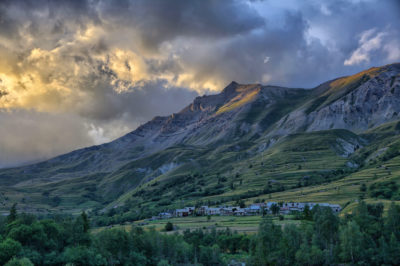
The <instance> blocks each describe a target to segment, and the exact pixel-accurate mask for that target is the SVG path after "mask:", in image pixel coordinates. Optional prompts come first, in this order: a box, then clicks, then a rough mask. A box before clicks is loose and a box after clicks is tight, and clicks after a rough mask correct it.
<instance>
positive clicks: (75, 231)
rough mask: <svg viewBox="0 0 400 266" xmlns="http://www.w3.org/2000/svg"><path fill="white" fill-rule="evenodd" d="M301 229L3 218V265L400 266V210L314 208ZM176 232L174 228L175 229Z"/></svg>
mask: <svg viewBox="0 0 400 266" xmlns="http://www.w3.org/2000/svg"><path fill="white" fill-rule="evenodd" d="M298 217H301V219H302V220H301V221H300V222H299V224H297V225H295V224H293V223H290V222H288V223H285V224H284V226H280V225H277V224H275V223H274V222H273V220H272V216H271V215H267V216H265V217H264V218H262V221H261V223H260V226H259V230H258V233H257V234H254V235H247V234H238V233H237V232H233V231H231V230H229V229H226V230H216V229H215V228H214V229H211V230H202V229H197V230H186V231H184V232H183V233H181V234H178V233H174V232H168V234H167V233H164V232H158V231H156V230H155V229H149V230H148V229H146V230H144V229H143V228H141V227H137V226H133V227H132V228H131V229H130V230H123V229H118V228H110V229H103V230H97V231H91V229H90V221H89V218H88V216H87V215H86V214H85V213H84V212H83V213H82V214H81V215H79V216H77V217H74V218H73V217H54V218H52V219H38V218H37V217H35V216H33V215H30V214H24V213H21V214H19V213H17V211H16V206H13V208H12V209H11V210H10V214H9V215H8V216H7V217H2V218H1V220H0V265H7V266H12V265H25V266H28V265H66V264H70V265H157V266H161V265H164V266H165V265H227V264H228V263H229V262H230V260H231V259H232V258H235V259H237V258H239V260H240V261H243V262H246V265H338V264H352V265H400V207H399V206H397V205H395V204H394V203H392V204H391V205H390V207H389V209H388V211H387V212H386V213H384V208H383V205H382V204H374V205H372V204H366V203H365V202H360V203H359V204H358V206H357V207H356V209H355V210H354V211H353V212H352V213H351V214H346V215H344V216H343V217H338V216H337V215H335V214H334V213H333V212H332V210H331V209H330V208H324V207H319V206H316V207H314V208H313V209H312V210H309V209H308V208H307V209H306V210H305V212H304V213H303V214H302V215H298ZM170 227H171V225H170ZM170 229H173V227H171V228H170Z"/></svg>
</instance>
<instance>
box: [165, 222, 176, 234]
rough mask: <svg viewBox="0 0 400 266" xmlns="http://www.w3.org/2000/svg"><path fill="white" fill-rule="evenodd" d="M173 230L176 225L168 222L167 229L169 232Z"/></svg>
mask: <svg viewBox="0 0 400 266" xmlns="http://www.w3.org/2000/svg"><path fill="white" fill-rule="evenodd" d="M172 230H174V225H173V224H172V223H171V222H168V223H167V224H166V225H165V231H167V232H169V231H172Z"/></svg>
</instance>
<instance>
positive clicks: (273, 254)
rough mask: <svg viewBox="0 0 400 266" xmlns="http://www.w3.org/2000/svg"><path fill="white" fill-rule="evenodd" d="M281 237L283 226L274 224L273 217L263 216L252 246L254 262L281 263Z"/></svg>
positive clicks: (260, 263) (264, 263)
mask: <svg viewBox="0 0 400 266" xmlns="http://www.w3.org/2000/svg"><path fill="white" fill-rule="evenodd" d="M281 238H282V230H281V227H280V226H278V225H275V224H273V222H272V220H271V219H269V218H263V219H262V221H261V223H260V227H259V229H258V234H257V236H256V238H255V240H254V241H255V244H253V248H252V255H253V259H254V261H253V264H254V265H279V264H280V263H279V261H280V259H281V256H280V250H279V242H280V240H281Z"/></svg>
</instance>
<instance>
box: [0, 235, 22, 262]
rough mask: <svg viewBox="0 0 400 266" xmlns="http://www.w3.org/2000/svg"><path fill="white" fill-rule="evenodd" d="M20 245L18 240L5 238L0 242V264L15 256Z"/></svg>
mask: <svg viewBox="0 0 400 266" xmlns="http://www.w3.org/2000/svg"><path fill="white" fill-rule="evenodd" d="M21 249H22V246H21V244H20V243H19V242H18V241H15V240H14V239H11V238H6V239H5V240H4V241H2V242H1V243H0V264H1V265H4V264H6V263H7V262H8V261H9V260H10V259H11V258H12V257H14V256H17V255H18V253H19V252H20V251H21Z"/></svg>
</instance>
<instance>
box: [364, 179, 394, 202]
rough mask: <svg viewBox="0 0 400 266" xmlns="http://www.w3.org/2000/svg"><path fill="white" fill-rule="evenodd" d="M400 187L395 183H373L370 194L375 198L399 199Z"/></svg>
mask: <svg viewBox="0 0 400 266" xmlns="http://www.w3.org/2000/svg"><path fill="white" fill-rule="evenodd" d="M398 191H399V186H398V185H397V183H396V182H394V181H384V182H379V183H373V184H371V185H370V186H369V194H370V196H371V197H374V198H383V199H392V198H394V197H398V196H399V194H398Z"/></svg>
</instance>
